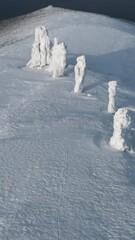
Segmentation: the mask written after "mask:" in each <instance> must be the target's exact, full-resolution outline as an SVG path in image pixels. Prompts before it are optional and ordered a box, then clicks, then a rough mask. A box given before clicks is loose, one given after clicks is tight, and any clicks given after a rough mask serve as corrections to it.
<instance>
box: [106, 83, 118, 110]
mask: <svg viewBox="0 0 135 240" xmlns="http://www.w3.org/2000/svg"><path fill="white" fill-rule="evenodd" d="M116 87H117V81H110V82H109V83H108V93H109V102H108V112H109V113H115V111H116V106H115V95H116Z"/></svg>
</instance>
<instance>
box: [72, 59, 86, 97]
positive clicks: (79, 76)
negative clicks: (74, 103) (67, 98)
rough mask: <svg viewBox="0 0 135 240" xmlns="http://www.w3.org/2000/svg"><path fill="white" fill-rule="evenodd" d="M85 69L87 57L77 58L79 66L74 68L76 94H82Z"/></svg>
mask: <svg viewBox="0 0 135 240" xmlns="http://www.w3.org/2000/svg"><path fill="white" fill-rule="evenodd" d="M85 69H86V60H85V56H79V57H78V58H77V64H76V65H75V67H74V72H75V86H74V92H75V93H77V92H82V83H83V82H84V77H85Z"/></svg>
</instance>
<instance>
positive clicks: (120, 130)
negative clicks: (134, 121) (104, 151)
mask: <svg viewBox="0 0 135 240" xmlns="http://www.w3.org/2000/svg"><path fill="white" fill-rule="evenodd" d="M130 125H131V117H130V116H129V111H128V109H127V108H120V109H118V111H117V112H116V113H115V115H114V124H113V128H114V132H113V136H112V137H111V139H110V145H111V146H112V147H114V148H116V149H118V150H120V151H125V150H127V149H129V146H127V137H128V131H129V128H130Z"/></svg>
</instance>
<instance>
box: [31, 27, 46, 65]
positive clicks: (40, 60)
mask: <svg viewBox="0 0 135 240" xmlns="http://www.w3.org/2000/svg"><path fill="white" fill-rule="evenodd" d="M49 63H50V39H49V36H48V32H47V30H46V29H45V27H43V26H41V27H37V28H35V41H34V43H33V46H32V53H31V60H30V61H29V62H28V64H27V66H28V67H31V68H39V67H44V66H46V65H48V64H49Z"/></svg>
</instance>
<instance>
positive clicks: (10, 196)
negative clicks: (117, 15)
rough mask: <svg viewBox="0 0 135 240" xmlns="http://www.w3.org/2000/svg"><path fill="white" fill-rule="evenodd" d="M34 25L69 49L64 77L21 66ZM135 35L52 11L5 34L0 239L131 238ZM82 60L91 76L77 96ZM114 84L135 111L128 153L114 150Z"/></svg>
mask: <svg viewBox="0 0 135 240" xmlns="http://www.w3.org/2000/svg"><path fill="white" fill-rule="evenodd" d="M17 23H19V25H18V24H17ZM26 23H27V24H26ZM3 24H4V23H3ZM10 26H11V28H10V32H9V27H10ZM36 26H45V27H47V29H48V31H49V36H50V38H51V40H53V38H54V37H58V39H59V40H60V41H61V42H64V43H65V44H66V46H67V47H68V54H67V67H66V69H65V76H64V77H61V78H58V79H56V80H55V79H53V78H52V77H51V76H50V75H49V73H48V72H47V71H45V69H42V70H32V69H28V68H25V66H26V63H27V62H28V60H29V59H30V54H31V45H32V43H33V39H34V29H35V27H36ZM18 29H20V30H19V31H18ZM12 30H13V31H12ZM134 33H135V28H134V26H133V25H130V24H128V23H125V22H121V21H116V20H113V19H111V18H107V17H105V16H98V15H94V14H86V13H80V12H72V11H71V12H70V11H65V10H60V9H55V8H49V9H45V10H42V11H38V12H36V13H33V14H32V15H27V17H26V18H25V17H24V18H18V19H17V21H16V20H14V21H12V23H11V25H9V26H8V27H5V29H4V30H3V29H2V30H0V36H2V37H1V40H0V43H2V41H4V39H8V41H9V44H8V46H7V45H6V44H5V46H4V47H1V49H0V240H46V239H47V240H48V239H49V240H55V239H59V240H63V239H64V240H69V239H74V240H78V239H80V240H86V239H87V240H88V239H89V240H95V239H96V240H112V239H113V240H115V239H116V240H118V239H122V240H134V236H135V154H134V152H133V151H134V150H135V140H134V139H135V128H134V124H135V111H134V109H135V106H134V104H135V83H134V76H135V68H134V63H135V52H134V47H135V36H134ZM11 35H13V36H14V40H13V38H12V37H11ZM18 39H19V41H18ZM10 40H11V41H10ZM14 41H16V43H13V42H14ZM2 44H3V43H2ZM80 55H86V62H87V72H86V76H85V82H84V86H83V92H82V93H78V94H75V93H74V92H73V89H74V80H75V79H74V66H75V64H76V58H77V57H78V56H80ZM112 80H115V81H117V85H118V86H117V94H116V105H117V106H118V108H121V107H128V108H129V109H130V111H131V112H132V125H131V139H132V149H133V151H132V152H122V153H121V152H119V151H117V150H114V149H113V148H111V146H110V145H109V141H110V138H111V136H112V133H113V116H112V114H109V113H108V112H107V105H108V82H109V81H112ZM131 139H130V140H131Z"/></svg>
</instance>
